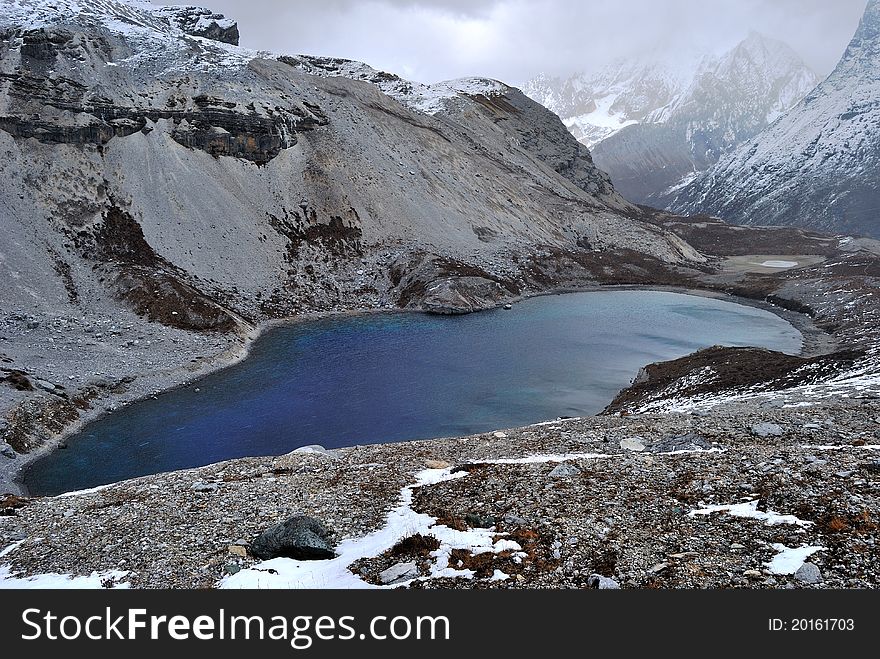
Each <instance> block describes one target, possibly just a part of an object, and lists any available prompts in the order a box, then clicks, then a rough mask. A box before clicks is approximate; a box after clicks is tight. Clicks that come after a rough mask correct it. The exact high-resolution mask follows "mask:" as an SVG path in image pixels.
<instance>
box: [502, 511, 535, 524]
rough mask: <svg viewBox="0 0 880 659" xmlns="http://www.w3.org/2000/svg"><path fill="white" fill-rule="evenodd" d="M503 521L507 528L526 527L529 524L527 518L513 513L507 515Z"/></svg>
mask: <svg viewBox="0 0 880 659" xmlns="http://www.w3.org/2000/svg"><path fill="white" fill-rule="evenodd" d="M502 521H503V522H504V524H505V525H506V526H525V525H526V524H528V523H529V522H528V520H527V519H526V518H525V517H520V516H519V515H514V514H513V513H507V514H506V515H505V516H504V519H503V520H502Z"/></svg>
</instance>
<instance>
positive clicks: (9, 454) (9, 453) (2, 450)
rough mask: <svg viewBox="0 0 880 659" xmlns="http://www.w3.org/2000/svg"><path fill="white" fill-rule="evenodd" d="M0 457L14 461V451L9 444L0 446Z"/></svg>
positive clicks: (15, 455)
mask: <svg viewBox="0 0 880 659" xmlns="http://www.w3.org/2000/svg"><path fill="white" fill-rule="evenodd" d="M0 455H2V456H3V457H4V458H9V459H10V460H15V458H16V457H17V454H16V452H15V449H13V448H12V447H11V446H10V445H9V444H0Z"/></svg>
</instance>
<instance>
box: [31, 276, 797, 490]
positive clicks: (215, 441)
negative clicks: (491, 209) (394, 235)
mask: <svg viewBox="0 0 880 659" xmlns="http://www.w3.org/2000/svg"><path fill="white" fill-rule="evenodd" d="M713 345H728V346H761V347H767V348H771V349H774V350H779V351H783V352H789V353H797V352H798V351H799V350H800V347H801V335H800V334H799V333H798V331H797V330H795V329H794V327H792V326H791V325H790V324H789V323H787V322H785V321H784V320H782V319H781V318H779V317H778V316H776V315H774V314H772V313H769V312H767V311H763V310H760V309H755V308H752V307H746V306H741V305H737V304H733V303H731V302H727V301H722V300H714V299H709V298H702V297H694V296H688V295H681V294H675V293H661V292H651V291H613V292H604V291H603V292H597V293H575V294H569V295H562V296H550V297H539V298H533V299H531V300H527V301H525V302H523V303H521V304H518V305H516V306H515V307H514V308H513V310H512V311H504V310H497V311H489V312H485V313H480V314H474V315H469V316H458V317H438V316H427V315H423V314H375V315H365V316H357V317H341V318H333V319H324V320H315V321H308V322H301V323H297V324H294V325H290V326H286V327H281V328H276V329H273V330H271V331H269V332H267V333H266V334H265V335H264V336H263V337H261V338H260V339H259V340H258V341H257V342H256V343H255V344H254V346H253V350H252V352H251V354H250V356H249V357H248V358H247V359H246V360H244V361H243V362H241V363H240V364H238V365H236V366H233V367H231V368H228V369H225V370H223V371H219V372H217V373H214V374H212V375H209V376H207V377H206V378H204V379H202V380H200V381H199V382H197V383H195V384H193V385H191V386H187V387H183V388H180V389H176V390H174V391H170V392H168V393H166V394H163V395H161V396H159V397H158V398H157V399H155V400H145V401H141V402H138V403H135V404H133V405H130V406H128V407H126V408H124V409H122V410H120V411H118V412H115V413H113V414H109V415H107V416H105V417H103V418H101V419H99V420H97V421H96V422H94V423H92V424H90V425H89V426H87V427H86V428H85V429H84V430H83V431H82V432H80V433H79V434H77V435H76V436H74V437H72V438H71V439H70V440H69V442H68V444H69V448H68V449H67V450H63V451H56V452H55V453H53V454H51V455H49V456H47V457H46V458H44V459H42V460H40V461H38V462H36V463H34V465H33V466H32V467H31V468H30V469H29V470H28V471H27V473H26V474H25V478H24V482H25V485H26V487H27V488H28V489H29V491H30V492H31V493H32V494H56V493H60V492H64V491H71V490H77V489H82V488H88V487H94V486H96V485H101V484H105V483H110V482H115V481H119V480H124V479H127V478H131V477H134V476H141V475H146V474H152V473H159V472H164V471H171V470H176V469H183V468H189V467H195V466H200V465H206V464H210V463H213V462H218V461H221V460H227V459H230V458H236V457H244V456H259V455H278V454H283V453H287V452H289V451H292V450H293V449H295V448H297V447H300V446H306V445H309V444H321V445H323V446H325V447H328V448H335V447H341V446H350V445H354V444H366V443H379V442H397V441H404V440H414V439H428V438H434V437H449V436H457V435H467V434H474V433H478V432H487V431H490V430H497V429H500V428H510V427H515V426H521V425H527V424H531V423H537V422H539V421H545V420H548V419H555V418H557V417H560V416H583V415H587V414H595V413H597V412H600V411H601V410H602V409H603V408H604V407H605V406H607V405H608V403H610V402H611V400H612V399H613V398H614V396H615V394H616V393H617V392H618V391H619V390H620V389H622V388H624V387H626V386H627V385H628V384H629V382H630V381H631V379H632V378H633V377H634V376H635V375H636V373H637V372H638V370H639V368H640V367H642V366H644V365H645V364H649V363H651V362H656V361H662V360H668V359H676V358H678V357H682V356H684V355H687V354H689V353H692V352H694V351H696V350H698V349H701V348H706V347H709V346H713ZM196 389H199V391H196Z"/></svg>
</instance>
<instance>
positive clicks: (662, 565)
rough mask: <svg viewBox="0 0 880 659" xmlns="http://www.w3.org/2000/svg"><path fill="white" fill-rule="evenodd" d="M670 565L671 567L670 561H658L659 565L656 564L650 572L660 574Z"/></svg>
mask: <svg viewBox="0 0 880 659" xmlns="http://www.w3.org/2000/svg"><path fill="white" fill-rule="evenodd" d="M668 567H669V563H657V565H655V566H654V567H652V568H651V569H650V570H648V572H650V573H651V574H660V573H661V572H663V571H665V570H666V568H668Z"/></svg>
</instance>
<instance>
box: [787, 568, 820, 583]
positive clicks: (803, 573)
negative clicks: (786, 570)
mask: <svg viewBox="0 0 880 659" xmlns="http://www.w3.org/2000/svg"><path fill="white" fill-rule="evenodd" d="M794 578H795V580H796V581H799V582H801V583H803V584H808V585H814V584H817V583H821V582H822V572H820V571H819V568H818V567H817V566H816V565H815V564H813V563H804V564H803V565H801V567H800V568H799V569H798V571H797V572H795V573H794Z"/></svg>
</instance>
